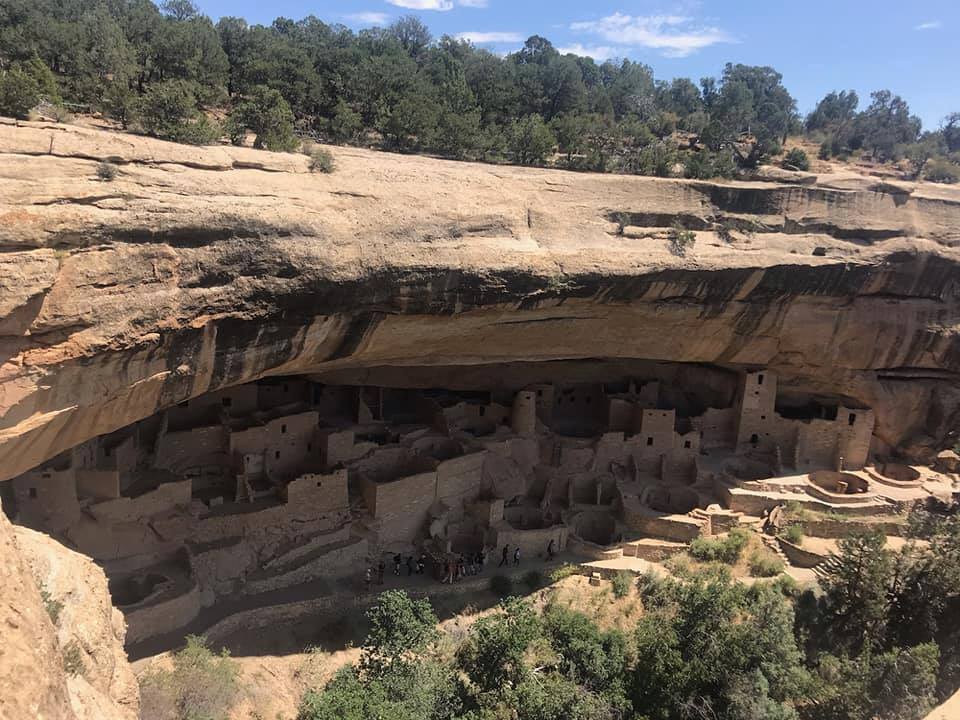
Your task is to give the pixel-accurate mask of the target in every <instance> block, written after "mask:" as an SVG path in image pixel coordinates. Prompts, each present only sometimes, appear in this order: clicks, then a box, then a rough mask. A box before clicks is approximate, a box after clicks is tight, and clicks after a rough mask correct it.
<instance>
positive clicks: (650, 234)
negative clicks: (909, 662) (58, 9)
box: [0, 123, 960, 479]
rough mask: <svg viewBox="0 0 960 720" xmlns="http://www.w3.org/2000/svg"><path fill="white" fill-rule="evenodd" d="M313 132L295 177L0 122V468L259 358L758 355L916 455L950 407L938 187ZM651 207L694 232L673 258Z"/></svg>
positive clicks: (958, 227)
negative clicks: (628, 168)
mask: <svg viewBox="0 0 960 720" xmlns="http://www.w3.org/2000/svg"><path fill="white" fill-rule="evenodd" d="M334 155H335V158H336V162H337V171H336V172H335V173H333V174H332V175H322V174H316V175H313V174H310V173H308V172H307V161H306V159H305V158H303V157H300V156H295V155H275V154H270V153H265V152H255V151H252V150H245V149H235V148H225V147H223V148H221V147H218V148H185V147H183V146H177V145H172V144H168V143H163V142H159V141H154V140H148V139H144V138H138V137H135V136H130V135H115V134H110V133H105V132H100V131H94V130H85V129H80V128H73V127H69V126H54V125H42V124H29V123H27V124H24V126H22V127H14V126H12V125H10V124H0V250H2V252H0V290H2V292H0V479H6V478H10V477H13V476H16V475H18V474H19V473H21V472H23V471H25V470H27V469H29V468H31V467H34V466H36V465H38V464H39V463H40V462H42V461H44V460H46V459H48V458H50V457H53V456H54V455H56V454H57V453H58V452H60V451H62V450H64V449H67V448H70V447H73V446H75V445H77V444H79V443H80V442H82V441H84V440H86V439H88V438H91V437H94V436H96V435H99V434H103V433H107V432H110V431H113V430H116V429H118V428H121V427H123V426H125V425H128V424H130V423H132V422H134V421H136V420H138V419H141V418H144V417H147V416H149V415H151V414H153V413H154V412H156V411H157V410H160V409H163V408H166V407H170V406H172V405H174V404H176V403H179V402H181V401H183V400H185V399H187V398H190V397H195V396H197V395H200V394H202V393H204V392H207V391H210V390H214V389H217V388H222V387H226V386H231V385H235V384H238V383H243V382H248V381H251V380H254V379H257V378H259V377H263V376H266V375H290V374H310V375H313V376H316V377H320V378H324V377H334V376H336V377H339V378H340V379H345V378H346V379H352V380H357V379H359V380H366V381H368V382H369V383H370V384H373V383H376V382H380V383H381V384H389V381H390V378H391V377H395V376H396V373H398V372H401V370H400V369H404V370H403V371H402V372H403V376H404V382H403V385H402V386H406V387H409V386H411V385H414V384H417V382H418V381H416V378H417V376H418V375H417V372H414V371H410V372H407V371H406V370H405V369H406V368H410V367H424V368H426V370H425V371H421V372H420V376H421V378H422V379H421V380H420V381H419V382H420V383H422V384H423V385H424V386H433V385H437V384H439V381H438V378H447V377H449V378H451V380H452V381H454V382H455V383H459V385H460V386H464V387H470V386H471V384H476V383H480V382H481V381H480V380H477V379H476V378H480V377H482V376H483V373H484V368H485V367H490V366H491V365H493V364H495V363H533V362H539V361H553V360H585V359H603V360H611V361H616V360H620V359H627V358H642V359H646V360H664V361H683V362H696V363H711V364H717V365H723V366H737V367H767V368H770V369H771V370H773V371H775V372H777V374H778V375H779V377H780V378H781V386H782V387H784V388H788V389H789V388H794V389H796V390H798V391H804V392H811V393H815V392H822V393H828V394H835V395H843V396H847V397H851V398H853V399H854V400H856V401H858V402H861V403H863V404H864V405H866V406H869V407H872V408H873V409H874V411H875V412H876V417H877V425H876V442H877V443H878V444H879V445H880V446H881V447H878V450H881V451H884V452H887V451H890V450H893V451H896V452H899V453H900V454H902V455H904V456H906V457H909V458H913V459H926V458H929V457H932V455H934V454H935V453H936V451H938V450H939V449H941V448H942V447H944V446H945V445H946V444H947V443H948V441H949V439H950V438H949V433H950V432H951V431H952V430H953V428H955V427H956V425H957V420H958V417H960V415H958V408H960V389H958V386H960V383H958V382H957V379H958V373H960V340H958V326H960V249H958V244H960V194H958V193H957V192H956V191H955V190H950V189H945V188H938V187H933V186H929V185H912V184H906V183H904V184H890V183H884V184H881V183H878V182H877V181H876V180H872V179H868V178H862V177H857V176H853V175H850V176H828V177H821V178H818V181H817V183H816V184H803V185H795V184H785V183H775V182H766V183H764V182H750V183H747V182H732V183H724V184H714V183H708V182H699V181H682V180H661V179H653V178H641V177H623V176H609V175H586V174H576V173H566V172H559V171H544V170H534V169H525V168H516V167H497V166H487V165H476V164H469V163H455V162H441V161H436V160H431V159H428V158H421V157H403V156H397V155H385V154H378V153H373V152H367V151H363V150H358V149H347V148H342V149H334ZM102 159H108V160H111V161H113V162H116V163H117V164H118V166H119V170H120V172H119V176H118V177H117V179H116V180H115V181H113V182H101V181H99V180H97V178H96V175H95V167H96V164H97V162H98V161H99V160H102ZM675 223H679V224H681V225H683V226H684V227H687V228H689V229H692V230H694V231H695V232H696V236H697V242H696V245H695V246H694V248H693V249H692V250H691V251H689V252H688V253H687V254H686V255H685V256H677V255H674V254H672V253H671V252H670V243H669V236H670V228H671V227H672V226H673V225H674V224H675ZM446 384H447V385H448V386H451V385H452V383H446Z"/></svg>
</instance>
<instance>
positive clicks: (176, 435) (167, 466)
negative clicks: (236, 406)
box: [155, 425, 230, 474]
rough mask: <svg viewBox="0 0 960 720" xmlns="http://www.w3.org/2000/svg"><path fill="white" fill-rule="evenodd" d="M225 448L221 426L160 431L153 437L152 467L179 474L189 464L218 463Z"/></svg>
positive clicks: (225, 431) (225, 441)
mask: <svg viewBox="0 0 960 720" xmlns="http://www.w3.org/2000/svg"><path fill="white" fill-rule="evenodd" d="M229 447H230V443H229V442H228V440H227V429H226V427H225V426H223V425H210V426H207V427H197V428H193V429H192V430H185V431H182V432H168V433H164V434H163V435H161V436H160V438H159V439H158V440H157V450H156V456H157V459H156V462H155V466H156V467H157V468H159V469H162V470H169V471H171V472H173V473H178V474H183V473H184V472H185V471H186V470H187V469H188V468H191V467H195V466H198V465H208V464H215V463H217V462H222V461H223V459H224V458H225V456H226V453H227V449H228V448H229Z"/></svg>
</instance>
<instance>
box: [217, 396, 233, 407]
mask: <svg viewBox="0 0 960 720" xmlns="http://www.w3.org/2000/svg"><path fill="white" fill-rule="evenodd" d="M220 402H221V403H223V406H224V407H230V406H231V405H233V398H228V397H225V398H222V399H221V400H220Z"/></svg>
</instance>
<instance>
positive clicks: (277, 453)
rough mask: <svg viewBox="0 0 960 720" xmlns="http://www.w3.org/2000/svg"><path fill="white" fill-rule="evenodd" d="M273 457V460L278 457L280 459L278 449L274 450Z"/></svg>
mask: <svg viewBox="0 0 960 720" xmlns="http://www.w3.org/2000/svg"><path fill="white" fill-rule="evenodd" d="M273 458H274V460H279V459H280V451H279V450H277V451H276V452H274V453H273Z"/></svg>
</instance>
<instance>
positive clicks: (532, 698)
mask: <svg viewBox="0 0 960 720" xmlns="http://www.w3.org/2000/svg"><path fill="white" fill-rule="evenodd" d="M516 712H517V717H520V718H523V719H524V720H610V718H611V713H610V707H609V705H608V704H607V703H606V702H605V701H604V700H603V699H602V698H599V697H597V696H596V695H595V694H593V693H592V692H590V691H588V690H584V689H582V688H581V687H579V686H577V684H576V683H573V682H571V681H570V680H567V679H566V678H564V677H562V676H559V675H548V676H546V677H545V678H543V679H539V678H537V679H530V680H526V681H524V682H523V683H521V684H520V685H519V686H518V687H517V692H516Z"/></svg>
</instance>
